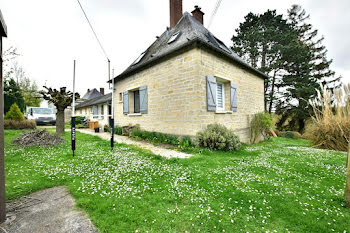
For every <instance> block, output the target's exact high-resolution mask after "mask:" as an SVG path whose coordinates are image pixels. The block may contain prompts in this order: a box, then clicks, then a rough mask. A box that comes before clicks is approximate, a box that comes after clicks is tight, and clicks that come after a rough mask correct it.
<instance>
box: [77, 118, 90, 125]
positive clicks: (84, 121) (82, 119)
mask: <svg viewBox="0 0 350 233" xmlns="http://www.w3.org/2000/svg"><path fill="white" fill-rule="evenodd" d="M86 122H87V121H86V118H85V117H84V116H76V117H75V124H76V125H79V124H82V125H84V124H86Z"/></svg>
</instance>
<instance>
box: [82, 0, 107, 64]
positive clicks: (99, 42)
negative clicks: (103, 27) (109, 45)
mask: <svg viewBox="0 0 350 233" xmlns="http://www.w3.org/2000/svg"><path fill="white" fill-rule="evenodd" d="M77 2H78V3H79V6H80V9H81V10H82V11H83V13H84V15H85V18H86V20H87V22H88V24H89V25H90V28H91V30H92V32H93V33H94V35H95V38H96V40H97V42H98V44H99V45H100V47H101V49H102V51H103V53H104V55H105V56H106V58H107V60H108V62H109V58H108V56H107V53H106V50H105V49H104V48H103V46H102V43H101V41H100V40H99V38H98V36H97V34H96V32H95V30H94V28H93V27H92V25H91V23H90V20H89V18H88V16H87V14H86V13H85V11H84V8H83V6H82V5H81V3H80V1H79V0H77Z"/></svg>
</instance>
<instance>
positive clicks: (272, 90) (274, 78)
mask: <svg viewBox="0 0 350 233" xmlns="http://www.w3.org/2000/svg"><path fill="white" fill-rule="evenodd" d="M275 82H276V71H275V72H273V77H272V84H271V85H272V86H271V93H270V105H269V113H270V114H271V113H272V103H273V95H274V94H275V93H274V92H275Z"/></svg>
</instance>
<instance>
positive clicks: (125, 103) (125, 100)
mask: <svg viewBox="0 0 350 233" xmlns="http://www.w3.org/2000/svg"><path fill="white" fill-rule="evenodd" d="M123 113H124V114H129V92H128V91H125V92H123Z"/></svg>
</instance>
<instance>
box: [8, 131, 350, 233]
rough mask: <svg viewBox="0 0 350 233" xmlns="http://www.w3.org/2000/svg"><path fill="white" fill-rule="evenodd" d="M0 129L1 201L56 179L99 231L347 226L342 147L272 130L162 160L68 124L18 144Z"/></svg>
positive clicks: (278, 229) (349, 217)
mask: <svg viewBox="0 0 350 233" xmlns="http://www.w3.org/2000/svg"><path fill="white" fill-rule="evenodd" d="M20 133H21V131H5V146H6V148H5V151H6V175H7V177H6V178H7V180H6V182H7V183H6V188H7V190H6V192H7V198H8V199H14V198H16V197H19V196H22V195H25V194H28V193H31V192H34V191H36V190H40V189H43V188H47V187H52V186H57V185H66V186H67V187H68V188H69V189H70V191H71V193H72V195H73V196H74V197H75V198H76V199H77V206H78V207H79V208H82V209H84V210H85V211H86V212H87V213H88V214H89V216H90V218H91V219H92V221H93V222H94V224H95V225H96V227H97V228H98V229H99V231H100V232H136V231H138V232H147V231H148V232H186V231H188V232H198V231H201V232H241V231H242V232H265V231H270V232H272V231H275V232H333V231H334V232H350V210H349V209H345V208H344V207H343V205H344V204H345V201H344V198H343V191H344V186H345V161H346V154H345V153H342V152H334V151H327V150H319V149H315V148H311V147H310V146H309V144H308V142H307V141H305V140H299V139H285V138H275V139H273V140H271V141H269V142H264V143H261V144H258V145H254V146H246V147H243V148H242V150H241V151H239V152H231V153H228V152H210V151H207V150H199V149H194V150H192V152H196V153H200V154H198V155H196V156H194V157H192V158H190V159H185V160H179V159H172V160H166V159H163V158H160V157H158V156H154V155H152V154H150V153H147V152H145V151H142V150H138V149H137V148H134V147H130V146H127V145H117V146H116V148H115V150H114V151H113V152H111V150H110V148H109V143H108V142H107V141H103V140H101V139H99V138H97V137H93V136H89V135H85V134H81V133H79V132H77V136H76V137H77V148H78V150H77V153H76V157H74V158H73V157H72V153H71V150H70V144H69V139H70V135H69V134H68V133H66V135H65V136H64V138H65V140H66V143H65V144H63V145H59V146H55V147H51V148H40V147H31V148H19V147H15V146H12V145H11V140H12V139H13V138H15V137H17V136H18V135H19V134H20Z"/></svg>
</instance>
